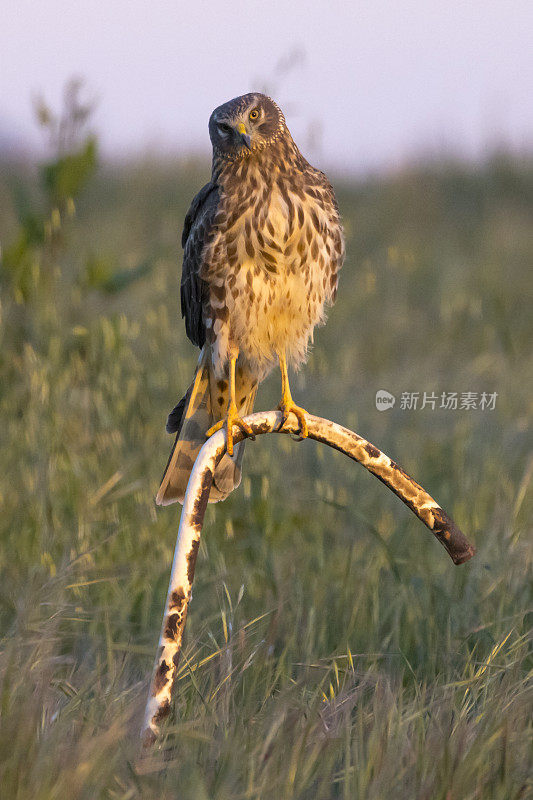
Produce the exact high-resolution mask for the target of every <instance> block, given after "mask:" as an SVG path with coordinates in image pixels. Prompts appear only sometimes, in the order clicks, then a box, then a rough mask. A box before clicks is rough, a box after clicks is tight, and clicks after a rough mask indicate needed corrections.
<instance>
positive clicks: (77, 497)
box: [0, 0, 533, 800]
mask: <svg viewBox="0 0 533 800" xmlns="http://www.w3.org/2000/svg"><path fill="white" fill-rule="evenodd" d="M531 22H532V14H531V11H530V9H529V6H528V4H526V3H525V2H518V1H517V2H503V0H502V1H501V2H500V1H499V0H494V1H493V2H491V3H490V4H487V3H481V2H477V0H475V1H474V2H470V3H468V4H464V3H458V2H448V3H446V4H442V3H437V2H424V3H422V2H409V1H408V0H402V2H399V3H395V4H390V3H385V2H376V3H373V4H365V5H363V4H357V3H356V4H351V5H349V4H346V3H341V2H337V1H336V0H332V1H331V2H329V3H328V4H320V5H319V4H313V5H309V4H304V3H303V2H293V3H292V4H290V5H287V6H286V5H284V4H282V3H278V2H273V3H270V4H269V5H268V7H267V6H266V5H265V4H260V3H258V2H255V1H254V0H249V2H247V3H244V2H241V1H240V0H236V2H234V3H232V4H231V5H230V6H227V5H222V4H215V3H214V2H210V3H208V2H200V3H197V4H195V5H194V6H192V5H191V6H187V5H185V4H184V3H181V2H162V0H157V1H155V2H151V3H148V2H142V1H141V0H130V1H129V2H125V0H116V1H115V2H107V3H105V4H104V3H102V2H96V3H92V4H90V6H87V7H86V8H84V9H83V10H82V9H80V7H79V6H78V7H76V6H75V5H74V4H72V3H66V2H60V0H50V2H47V3H29V2H27V0H21V2H18V3H17V4H16V5H14V4H12V5H11V7H10V8H9V9H4V11H3V19H2V26H1V28H0V245H1V252H0V258H1V261H0V293H1V294H0V318H1V324H0V343H1V347H0V411H1V419H2V425H1V426H0V452H1V457H2V467H3V469H2V472H1V475H0V502H1V505H2V513H1V515H0V636H1V639H0V779H1V785H2V797H6V798H17V800H25V798H28V800H29V798H31V800H40V798H42V800H45V799H46V800H48V798H52V797H60V798H63V797H66V798H75V799H76V798H87V800H93V798H123V800H130V798H137V797H139V798H141V797H142V798H151V797H153V798H158V800H160V799H161V798H169V800H170V798H175V797H176V796H177V792H178V790H179V796H180V797H185V798H188V797H190V798H194V799H195V800H196V799H197V798H200V799H203V798H206V799H207V798H213V797H216V798H228V800H229V798H231V800H234V798H243V800H244V798H247V800H251V799H255V798H257V800H259V798H265V799H268V798H272V797H280V798H283V800H285V798H287V800H288V799H289V798H302V800H304V798H305V800H316V798H324V800H331V798H344V799H345V800H347V799H348V798H375V799H376V800H377V799H378V798H382V797H384V796H394V797H397V798H405V799H406V800H413V798H416V799H417V800H418V798H420V800H429V798H432V799H433V798H442V800H464V799H465V798H472V800H484V799H485V798H487V800H488V798H490V799H491V800H495V798H498V799H499V800H509V799H510V798H513V799H514V798H516V799H517V800H518V798H525V797H529V796H531V795H532V794H533V786H532V784H531V747H530V745H531V719H530V714H528V708H529V707H530V705H531V703H530V701H531V694H532V682H531V676H532V667H533V664H532V660H531V617H532V615H531V611H532V608H533V602H532V592H531V589H532V585H531V567H532V556H533V544H532V542H533V537H532V536H531V517H532V507H531V492H530V483H531V475H532V473H533V462H532V460H531V444H532V441H531V412H532V409H533V405H532V390H533V358H532V348H531V342H532V341H533V319H532V315H531V299H532V292H531V289H532V286H531V274H532V267H533V103H532V102H531V86H532V85H533V74H532V73H533V58H532V51H531V44H530V39H531ZM252 89H260V90H263V91H267V92H269V93H271V94H272V95H273V96H274V98H275V99H276V100H277V101H278V102H279V104H280V105H281V107H282V108H283V110H284V111H285V114H286V118H287V122H288V124H289V127H290V129H291V131H292V133H293V135H294V137H295V139H296V141H297V143H298V144H299V146H300V148H301V150H302V152H303V153H304V155H305V156H307V157H308V159H309V160H310V161H311V163H313V164H314V165H316V166H318V167H320V168H321V169H325V170H326V171H327V172H328V175H329V177H330V179H331V180H332V182H333V184H334V187H335V191H336V193H337V197H338V200H339V205H340V210H341V215H342V218H343V223H344V226H345V231H346V238H347V258H346V263H345V266H344V269H343V272H342V275H341V282H340V288H339V294H338V300H337V303H336V305H335V307H334V309H332V311H331V313H330V315H329V321H328V324H327V326H326V327H324V328H322V329H320V330H318V331H317V334H316V337H315V344H314V346H313V348H312V350H311V353H310V358H309V362H308V364H307V365H306V367H305V369H303V370H302V371H301V372H300V373H299V374H298V375H297V376H294V378H293V390H294V395H295V399H296V401H297V402H301V403H302V404H303V405H304V406H305V407H306V408H307V409H309V410H310V411H312V412H315V413H317V414H320V415H323V416H326V417H329V418H331V419H334V420H336V421H338V422H340V423H343V424H345V425H347V426H348V427H350V428H353V429H355V430H357V431H358V432H359V433H360V434H361V435H363V436H365V437H366V438H368V439H369V440H370V441H372V442H373V443H374V444H375V445H377V446H378V447H380V448H382V449H383V450H384V451H385V452H386V453H387V454H388V455H390V456H391V457H392V458H394V459H395V460H396V461H397V462H398V463H399V464H401V465H402V466H403V467H404V468H405V469H406V470H407V471H408V472H409V473H410V474H412V475H413V477H414V478H415V479H416V480H418V481H419V482H420V483H421V484H422V485H423V486H424V488H426V489H427V490H428V491H429V492H430V493H431V494H432V495H433V496H434V497H435V498H436V499H437V501H439V502H440V503H441V504H442V506H443V507H444V508H445V509H446V510H447V511H448V513H450V514H451V515H452V516H453V517H454V519H455V520H456V522H457V523H458V524H459V526H460V527H461V528H462V529H463V530H464V532H465V533H466V534H467V536H468V537H469V539H470V540H471V541H473V542H474V543H475V545H476V547H477V548H478V555H477V556H476V558H475V559H473V560H472V561H471V562H469V563H468V564H466V565H463V566H461V567H459V568H456V567H453V565H452V564H451V562H450V561H449V559H448V558H447V556H446V554H445V553H444V551H443V550H442V548H440V547H439V545H438V543H437V542H436V541H435V540H434V538H433V537H432V536H431V534H429V532H428V531H427V530H426V529H425V528H424V527H423V526H422V525H421V523H420V522H419V521H418V520H416V519H415V518H414V516H413V515H412V514H411V513H410V512H409V510H408V509H406V508H405V507H404V506H403V505H402V504H401V503H400V501H399V500H398V499H397V498H396V497H394V496H393V495H392V494H391V493H390V492H388V491H387V489H386V488H385V487H384V486H383V485H382V484H380V483H379V482H378V481H376V480H375V479H374V478H373V477H372V476H370V475H369V474H367V473H366V472H365V471H364V470H361V469H360V468H358V467H357V465H354V464H352V463H350V462H348V461H347V460H345V459H343V458H342V457H341V456H340V455H339V454H337V453H334V452H330V451H329V450H328V451H327V452H326V449H325V448H324V449H320V448H318V447H317V446H316V445H315V444H314V443H312V442H303V443H301V444H299V445H297V444H295V443H293V442H292V441H290V440H288V439H286V438H285V437H276V436H271V437H260V439H259V440H258V441H257V442H255V443H249V444H248V445H247V453H246V457H245V464H244V478H243V482H242V485H241V487H240V488H239V489H238V490H237V491H236V492H234V493H233V494H232V495H231V496H230V498H229V499H228V500H227V501H226V502H225V503H224V504H221V505H218V506H215V507H210V508H209V509H208V513H207V517H206V525H205V532H204V535H203V538H202V543H201V547H200V551H199V557H198V562H197V576H196V580H195V588H194V601H193V602H192V604H191V608H190V614H189V619H188V623H187V634H186V635H187V642H186V647H185V650H184V654H183V657H182V660H181V663H180V667H179V669H180V680H179V691H178V695H177V698H176V707H175V713H174V715H173V716H172V718H171V719H170V721H169V724H168V726H167V728H166V729H165V734H164V738H165V746H166V749H165V750H164V751H162V752H158V753H157V754H156V755H155V757H154V761H153V763H152V767H153V771H151V772H150V773H149V774H140V773H139V772H138V771H137V770H136V769H135V768H134V761H135V756H136V752H137V735H138V731H139V728H140V721H141V715H142V710H143V705H144V701H145V694H146V691H147V688H148V679H149V674H150V670H151V665H152V662H153V657H154V655H155V652H154V651H155V647H156V644H157V639H158V634H159V626H160V622H161V615H162V611H163V604H164V600H165V595H166V588H167V583H168V576H169V570H170V563H171V559H172V553H173V549H174V543H175V535H176V530H177V523H178V514H179V508H178V507H170V508H166V509H157V510H156V508H155V506H154V500H153V498H154V495H155V492H156V490H157V487H158V483H159V478H160V476H161V473H162V470H163V467H164V465H165V463H166V458H167V455H168V451H169V449H170V444H171V439H170V437H169V436H168V435H167V434H166V433H165V429H164V425H165V419H166V415H167V413H168V411H169V410H170V409H171V408H172V407H173V405H174V404H175V403H176V401H177V400H178V399H179V398H180V397H181V396H182V394H183V392H184V390H185V388H186V387H187V386H188V384H189V382H190V380H191V376H192V374H193V369H194V364H195V361H196V351H195V348H194V347H193V346H192V345H191V344H190V343H189V342H188V341H187V339H186V337H185V333H184V328H183V323H182V320H181V318H180V314H179V310H178V309H179V281H180V269H181V248H180V246H179V237H180V233H181V226H182V221H183V218H184V215H185V213H186V211H187V208H188V206H189V203H190V201H191V199H192V197H193V196H194V194H195V193H196V192H197V191H198V189H199V188H200V187H201V186H202V185H203V184H204V183H205V182H206V180H208V179H209V175H210V145H209V139H208V135H207V120H208V117H209V114H210V113H211V111H212V109H213V108H214V107H215V106H217V105H219V104H220V103H221V102H224V101H225V100H227V99H229V98H231V97H233V96H235V95H238V94H240V93H243V92H246V91H249V90H252ZM279 388H280V387H279V382H278V379H277V376H275V375H273V376H272V378H271V379H269V380H268V381H267V382H266V383H265V384H264V385H263V386H262V387H261V389H260V392H259V395H258V401H257V408H259V409H261V408H271V407H273V405H275V404H277V402H278V399H279ZM381 390H385V391H386V392H389V393H391V394H393V395H394V396H395V397H396V403H395V405H394V406H393V407H391V408H388V409H387V410H385V411H383V410H380V409H379V408H377V407H376V393H377V392H379V391H381ZM424 393H425V394H426V396H427V397H432V396H434V397H435V400H434V401H433V403H431V402H430V403H426V405H425V407H422V406H423V396H424ZM454 393H456V395H457V398H458V402H457V407H455V408H454V406H453V403H452V404H447V402H444V403H443V402H442V400H441V398H442V396H443V395H445V397H446V398H448V397H449V395H451V394H454ZM405 394H407V395H409V396H411V395H418V397H419V399H418V403H417V406H416V408H415V407H411V408H408V407H405V404H402V402H401V398H402V396H403V395H405ZM463 395H469V396H473V397H474V398H475V400H474V402H473V403H472V402H470V403H464V404H463V402H462V397H463ZM483 395H485V396H491V397H494V402H493V403H491V404H488V405H487V404H484V403H483V401H482V400H481V398H482V396H483ZM287 476H290V480H288V478H287ZM172 748H173V749H172Z"/></svg>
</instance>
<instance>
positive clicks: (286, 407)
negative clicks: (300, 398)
mask: <svg viewBox="0 0 533 800" xmlns="http://www.w3.org/2000/svg"><path fill="white" fill-rule="evenodd" d="M278 357H279V366H280V369H281V386H282V390H281V391H282V394H281V400H280V404H279V406H278V408H279V410H280V411H281V413H282V417H281V425H280V427H281V428H282V427H283V426H284V425H285V423H286V422H287V419H288V418H289V414H291V413H292V414H294V416H295V417H296V419H297V420H298V423H299V426H300V430H299V437H300V439H306V438H307V436H308V435H309V431H308V428H307V418H306V415H307V411H306V410H305V408H300V406H297V405H296V403H295V402H294V400H293V399H292V395H291V389H290V386H289V375H288V372H287V361H286V359H285V353H279V354H278Z"/></svg>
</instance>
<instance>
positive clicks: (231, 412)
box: [206, 403, 255, 456]
mask: <svg viewBox="0 0 533 800" xmlns="http://www.w3.org/2000/svg"><path fill="white" fill-rule="evenodd" d="M224 425H225V426H226V436H227V445H226V451H227V454H228V455H229V456H232V455H233V426H234V425H236V426H237V427H238V428H240V429H241V431H242V432H243V433H246V434H247V436H249V437H250V439H255V436H254V434H253V431H252V429H251V428H250V426H249V425H248V424H247V423H246V422H245V421H244V420H243V419H242V417H239V412H238V411H237V406H236V405H235V403H233V404H230V406H229V407H228V413H227V414H226V416H225V417H224V419H221V420H219V421H218V422H217V423H216V424H215V425H213V427H211V428H209V430H208V431H207V433H206V436H207V438H208V439H209V437H210V436H212V435H213V434H214V433H216V432H217V431H219V430H220V429H221V428H223V427H224Z"/></svg>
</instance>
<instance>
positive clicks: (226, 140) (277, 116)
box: [209, 92, 285, 159]
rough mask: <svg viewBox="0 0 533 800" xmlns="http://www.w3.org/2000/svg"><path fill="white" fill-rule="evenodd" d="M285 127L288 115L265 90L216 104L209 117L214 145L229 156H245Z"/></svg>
mask: <svg viewBox="0 0 533 800" xmlns="http://www.w3.org/2000/svg"><path fill="white" fill-rule="evenodd" d="M284 130H285V119H284V117H283V114H282V112H281V109H280V108H278V106H277V105H276V103H275V102H274V101H273V100H271V99H270V97H267V96H266V95H265V94H260V93H258V92H252V93H250V94H243V95H241V96H240V97H235V98H234V99H233V100H229V101H228V102H227V103H224V104H223V105H221V106H218V108H215V110H214V111H213V113H212V114H211V117H210V118H209V136H210V138H211V142H212V144H213V149H214V150H215V152H216V153H217V154H218V155H221V156H223V157H225V158H229V159H236V158H244V157H245V156H247V155H249V154H250V153H253V152H254V151H255V150H262V149H263V148H264V147H266V146H267V145H269V144H271V143H272V142H273V141H275V140H276V139H277V138H278V136H279V135H280V134H281V133H282V132H283V131H284Z"/></svg>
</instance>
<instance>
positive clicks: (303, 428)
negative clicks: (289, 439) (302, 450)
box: [278, 398, 309, 439]
mask: <svg viewBox="0 0 533 800" xmlns="http://www.w3.org/2000/svg"><path fill="white" fill-rule="evenodd" d="M278 408H279V410H280V411H281V412H282V418H281V425H280V428H283V426H284V425H285V423H286V422H287V419H288V418H289V414H291V413H292V414H294V416H295V417H296V419H297V420H298V423H299V425H300V430H299V432H298V434H299V437H300V439H306V438H307V436H308V434H309V431H308V430H307V418H306V414H307V411H306V410H305V408H300V406H297V405H296V403H294V401H293V400H292V398H290V399H289V400H288V401H286V400H283V399H282V400H281V403H280V404H279V406H278Z"/></svg>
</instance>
